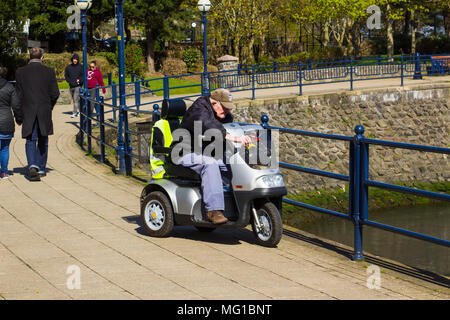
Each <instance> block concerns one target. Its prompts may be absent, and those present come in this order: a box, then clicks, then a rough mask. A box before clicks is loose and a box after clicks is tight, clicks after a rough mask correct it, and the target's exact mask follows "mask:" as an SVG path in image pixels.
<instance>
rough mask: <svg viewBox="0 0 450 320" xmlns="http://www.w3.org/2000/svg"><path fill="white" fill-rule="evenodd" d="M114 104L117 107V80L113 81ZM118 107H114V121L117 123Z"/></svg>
mask: <svg viewBox="0 0 450 320" xmlns="http://www.w3.org/2000/svg"><path fill="white" fill-rule="evenodd" d="M111 91H112V104H113V106H114V107H117V86H116V82H115V81H113V82H112V88H111ZM116 111H117V110H116V108H113V122H114V123H116V122H117V117H116Z"/></svg>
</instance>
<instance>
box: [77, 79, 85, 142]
mask: <svg viewBox="0 0 450 320" xmlns="http://www.w3.org/2000/svg"><path fill="white" fill-rule="evenodd" d="M85 104H86V96H85V93H84V88H80V131H79V138H78V139H79V141H78V143H79V145H80V147H81V148H82V149H83V142H84V132H83V129H84V128H83V126H84V112H85V111H84V110H85V108H84V105H85Z"/></svg>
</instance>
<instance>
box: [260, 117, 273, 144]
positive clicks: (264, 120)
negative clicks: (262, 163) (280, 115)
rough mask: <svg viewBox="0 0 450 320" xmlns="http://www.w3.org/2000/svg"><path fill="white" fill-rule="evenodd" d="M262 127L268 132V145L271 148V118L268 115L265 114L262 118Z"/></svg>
mask: <svg viewBox="0 0 450 320" xmlns="http://www.w3.org/2000/svg"><path fill="white" fill-rule="evenodd" d="M261 127H263V129H264V130H267V145H268V146H269V148H271V146H272V130H270V129H268V128H269V116H268V115H267V114H263V115H262V116H261Z"/></svg>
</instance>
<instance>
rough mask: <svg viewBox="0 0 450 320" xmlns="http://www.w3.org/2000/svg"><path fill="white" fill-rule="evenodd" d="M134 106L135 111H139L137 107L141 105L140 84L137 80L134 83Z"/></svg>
mask: <svg viewBox="0 0 450 320" xmlns="http://www.w3.org/2000/svg"><path fill="white" fill-rule="evenodd" d="M134 104H135V106H136V109H137V111H139V106H140V105H141V82H140V81H139V79H137V80H136V81H135V82H134Z"/></svg>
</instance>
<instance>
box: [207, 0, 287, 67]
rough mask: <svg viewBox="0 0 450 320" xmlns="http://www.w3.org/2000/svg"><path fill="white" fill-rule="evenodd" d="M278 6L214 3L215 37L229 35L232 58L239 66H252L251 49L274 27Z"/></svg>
mask: <svg viewBox="0 0 450 320" xmlns="http://www.w3.org/2000/svg"><path fill="white" fill-rule="evenodd" d="M281 3H282V2H280V1H276V0H241V1H233V0H213V1H212V9H211V12H212V17H211V19H212V21H213V23H212V24H213V25H214V26H216V28H215V30H214V31H213V32H214V34H215V37H216V38H222V37H223V35H224V34H229V35H231V37H232V38H233V40H234V41H233V46H234V48H233V52H234V54H235V55H236V56H237V57H238V58H239V59H240V61H241V62H242V63H253V61H254V60H255V57H254V52H253V46H254V44H255V43H256V42H259V43H261V44H264V42H265V34H266V33H267V32H268V30H269V26H270V25H271V24H273V23H274V19H275V15H276V12H278V11H279V9H280V8H281V6H282V4H281ZM217 26H219V28H217ZM220 27H222V28H220ZM223 28H224V29H225V30H226V31H225V32H224V30H223ZM241 48H242V51H241Z"/></svg>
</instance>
